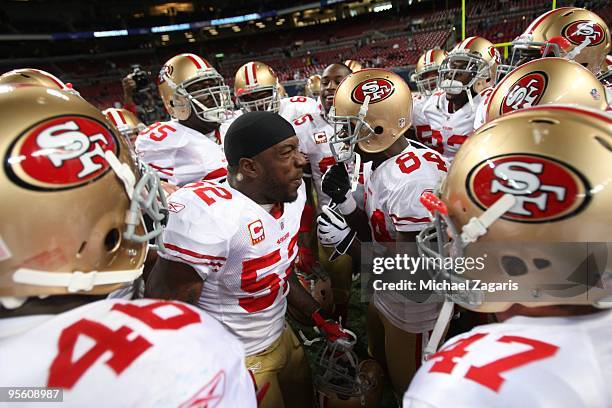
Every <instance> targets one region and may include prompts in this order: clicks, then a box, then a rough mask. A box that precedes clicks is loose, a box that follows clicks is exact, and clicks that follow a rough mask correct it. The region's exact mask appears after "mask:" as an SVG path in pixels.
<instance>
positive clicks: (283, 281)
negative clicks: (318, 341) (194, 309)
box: [159, 181, 306, 355]
mask: <svg viewBox="0 0 612 408" xmlns="http://www.w3.org/2000/svg"><path fill="white" fill-rule="evenodd" d="M305 202H306V189H305V188H304V184H303V183H302V186H301V187H300V189H299V194H298V198H297V200H296V201H294V202H292V203H285V204H284V205H283V207H284V208H283V210H282V214H280V213H279V214H276V217H275V216H273V215H272V214H271V213H269V212H268V211H266V210H265V209H264V208H263V207H262V206H260V205H259V204H257V203H255V202H254V201H253V200H251V199H250V198H248V197H246V196H245V195H243V194H242V193H241V192H239V191H238V190H235V189H233V188H232V187H230V185H229V184H228V183H227V182H225V183H221V184H218V183H212V182H206V181H205V182H200V183H193V184H188V185H186V186H184V187H183V188H181V189H180V190H178V191H177V192H175V193H174V194H173V195H172V197H171V200H170V201H169V203H168V207H169V210H170V217H169V220H168V226H167V227H166V229H165V231H164V235H163V240H164V245H165V246H166V252H165V253H160V254H159V255H160V256H161V257H163V258H166V259H170V260H173V261H177V262H183V263H186V264H188V265H190V266H191V267H193V269H194V270H195V271H196V272H197V273H198V275H200V277H201V278H202V279H203V280H204V285H203V287H202V293H201V295H200V299H199V301H198V306H199V307H201V308H202V309H204V310H205V311H207V312H208V313H209V314H210V315H212V316H213V317H215V318H216V319H217V320H219V321H220V322H221V323H223V324H224V325H225V326H226V327H227V328H229V330H230V331H231V332H232V333H234V334H235V335H236V336H237V337H238V338H239V339H240V340H241V341H242V343H243V344H244V347H245V349H246V352H247V355H253V354H256V353H258V352H260V351H262V350H264V349H265V348H266V347H268V346H270V345H271V344H272V343H273V342H274V341H275V340H276V339H277V338H278V337H279V336H280V335H281V333H282V331H283V328H284V325H285V309H286V305H287V301H286V299H285V297H286V295H287V293H288V291H289V285H288V282H287V279H288V277H289V273H290V271H291V268H292V264H293V260H294V258H295V256H296V255H297V249H298V248H297V245H296V244H297V237H298V231H299V228H300V219H301V216H302V211H303V209H304V203H305Z"/></svg>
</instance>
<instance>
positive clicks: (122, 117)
mask: <svg viewBox="0 0 612 408" xmlns="http://www.w3.org/2000/svg"><path fill="white" fill-rule="evenodd" d="M102 113H103V114H104V116H106V118H107V119H108V120H110V121H111V123H112V124H113V125H114V126H115V127H116V128H117V129H118V130H119V132H121V134H122V135H123V136H124V137H125V139H126V140H127V141H128V143H129V145H130V146H134V141H135V140H136V137H137V136H138V133H140V132H141V131H143V130H144V129H145V127H146V126H145V125H144V124H143V123H142V122H141V121H140V119H138V117H137V116H136V115H134V114H133V113H132V112H130V111H129V110H127V109H116V108H108V109H106V110H103V111H102Z"/></svg>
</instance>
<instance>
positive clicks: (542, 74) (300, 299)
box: [0, 7, 612, 408]
mask: <svg viewBox="0 0 612 408" xmlns="http://www.w3.org/2000/svg"><path fill="white" fill-rule="evenodd" d="M610 46H611V40H610V31H609V28H608V27H607V25H606V24H605V22H604V21H603V20H602V19H601V18H600V17H599V16H597V15H596V14H595V13H593V12H590V11H588V10H585V9H581V8H573V7H564V8H559V9H555V10H552V11H549V12H547V13H545V14H543V15H541V16H539V17H538V18H537V19H536V20H534V21H533V22H532V23H531V24H530V25H529V26H528V28H527V30H526V31H525V33H523V34H522V35H520V36H519V37H517V38H516V39H515V40H514V41H513V43H512V53H511V56H510V58H508V60H507V61H503V60H502V57H501V55H500V53H499V52H498V49H497V48H496V47H495V46H494V44H493V43H492V42H490V41H489V40H487V39H485V38H482V37H468V38H466V39H464V40H462V41H461V42H459V43H458V44H457V45H456V46H455V47H454V48H453V49H451V50H450V51H448V52H447V51H444V50H441V49H431V50H421V51H423V54H422V56H421V57H420V59H419V61H418V63H417V66H416V69H415V72H414V75H413V77H412V79H413V81H414V82H415V83H416V86H417V89H418V91H411V89H410V87H409V86H408V83H407V82H406V81H404V79H402V77H401V76H399V75H398V74H396V73H394V72H392V71H390V70H385V69H379V68H365V69H362V67H361V66H360V64H359V63H358V62H357V61H352V60H347V61H345V62H344V63H342V62H338V63H334V64H331V65H329V66H327V67H326V68H325V69H324V71H323V72H322V73H321V74H320V75H315V76H312V77H311V78H309V79H308V81H307V83H306V86H305V92H304V93H305V95H298V96H293V97H287V95H286V93H285V90H284V88H283V87H282V85H281V84H280V82H279V79H278V77H277V75H276V74H275V72H274V70H273V68H272V67H270V66H268V65H266V64H264V63H262V62H257V61H252V62H248V63H246V64H244V65H243V66H241V67H240V68H239V69H238V70H237V72H236V75H235V79H234V85H233V89H230V87H229V86H228V85H226V82H225V79H224V78H223V77H222V76H221V75H220V74H219V73H218V71H217V70H216V69H215V68H214V67H213V66H212V65H211V64H210V63H209V62H208V61H206V60H205V59H204V58H202V57H200V56H198V55H195V54H179V55H176V56H174V57H173V58H171V59H169V60H168V61H167V62H166V63H165V64H164V65H163V67H162V68H161V70H160V72H159V76H158V81H157V86H158V90H159V95H160V97H161V99H162V101H163V104H164V106H165V108H166V110H167V112H168V114H169V115H170V116H171V119H170V120H169V121H166V122H158V123H152V124H144V123H141V122H140V120H139V119H138V117H137V115H136V114H135V112H134V111H133V110H130V109H116V108H111V109H107V110H105V111H103V112H101V111H99V110H98V109H97V108H95V107H94V106H93V105H91V104H90V103H88V102H87V101H86V100H84V99H83V98H82V97H81V96H80V95H79V93H78V92H77V90H75V89H72V87H71V86H69V85H67V84H65V83H64V82H62V80H61V79H59V78H57V77H55V76H53V75H52V74H50V73H47V72H45V71H40V70H37V69H30V68H27V69H17V70H13V71H10V72H7V73H5V74H3V75H2V76H0V107H1V109H0V117H1V118H2V123H3V124H4V128H3V130H4V131H3V133H2V135H0V147H1V149H2V160H3V172H2V176H0V182H1V185H2V189H3V200H2V204H0V208H2V222H1V224H0V361H2V367H3V369H2V370H1V371H0V386H3V387H6V386H19V387H57V388H61V389H63V401H64V403H67V404H68V405H70V406H89V405H92V403H93V404H95V403H98V404H103V405H105V406H164V407H166V406H180V407H256V406H259V407H265V408H268V407H269V408H276V407H353V406H354V407H379V406H381V401H382V397H383V388H384V387H385V386H386V387H387V388H389V389H390V390H392V394H393V397H392V398H395V400H396V401H397V404H398V405H403V406H404V407H427V408H431V407H436V408H442V407H451V406H453V407H477V406H478V407H480V406H482V407H508V406H518V405H522V406H533V407H544V406H546V407H548V406H551V407H552V406H554V407H581V406H584V407H609V406H612V391H611V390H612V388H610V387H609V384H610V382H611V381H612V377H611V375H612V374H610V372H609V371H608V370H607V369H606V368H605V367H606V366H607V364H606V362H607V361H610V362H612V348H611V347H612V342H610V341H609V340H608V339H609V338H610V337H611V336H612V312H610V311H607V310H605V309H606V308H609V307H610V306H612V262H611V261H610V258H609V255H608V253H612V252H610V251H609V247H610V245H609V244H608V242H609V235H610V234H609V233H610V225H612V213H611V211H610V207H611V206H612V190H611V189H610V187H609V183H610V175H611V174H612V172H611V171H610V164H609V163H610V162H609V161H608V160H610V159H611V158H612V116H611V113H610V112H612V62H611V59H612V58H610V56H608V53H609V52H610ZM504 62H506V64H503V63H504ZM30 205H32V206H30ZM495 243H497V244H498V245H496V246H495V245H492V246H491V245H489V246H487V244H495ZM362 244H363V245H362ZM398 244H412V247H414V248H416V250H415V253H414V254H411V255H414V256H424V257H428V258H432V259H441V258H442V259H444V258H458V257H473V258H478V257H487V258H488V259H487V260H488V262H487V268H485V269H484V270H480V271H475V270H467V271H465V272H463V271H459V272H458V273H456V271H453V270H446V269H444V268H438V269H437V270H435V271H433V272H432V271H428V273H429V274H431V273H433V274H434V276H430V277H432V278H434V279H437V280H439V281H442V280H448V281H450V282H456V283H457V282H459V283H460V282H465V281H470V280H471V281H472V282H474V281H478V282H482V283H483V284H485V285H486V284H491V285H494V284H496V283H497V282H501V281H507V280H508V279H509V278H511V279H512V281H513V282H515V285H516V288H517V290H515V293H514V295H513V296H515V298H514V300H506V301H500V300H499V299H496V298H493V297H488V296H489V295H490V294H488V293H481V292H478V291H469V290H468V291H464V292H461V291H450V292H447V293H440V294H437V295H421V296H416V297H415V296H406V295H405V294H404V293H402V292H401V291H377V292H375V293H374V294H373V295H372V296H371V298H370V300H369V304H368V307H367V313H365V316H362V317H363V320H364V321H365V331H366V333H367V353H368V358H367V359H360V358H358V357H357V354H356V353H355V350H354V346H355V343H356V341H357V338H356V335H355V334H354V333H353V331H352V330H351V327H350V326H349V327H347V323H346V322H347V320H348V314H349V302H350V300H351V292H352V287H353V283H354V280H355V279H357V278H358V277H359V275H360V269H361V267H362V266H361V265H362V263H363V262H362V261H363V260H362V254H364V253H365V251H366V250H367V251H370V250H371V251H373V252H374V253H375V254H377V255H378V256H381V257H394V256H396V255H398V254H404V253H405V252H404V251H403V250H400V248H405V246H401V245H398ZM559 247H562V248H564V250H562V251H560V250H559ZM485 252H486V253H485ZM577 275H580V276H582V275H585V276H587V277H586V278H584V279H585V280H584V281H583V280H579V282H580V283H573V284H569V285H563V284H559V285H556V286H555V285H552V284H551V283H558V282H565V283H567V282H570V283H571V282H575V279H576V276H577ZM428 276H429V275H428ZM580 279H582V278H580ZM582 282H587V283H584V284H583V283H582ZM553 286H554V287H553ZM491 299H493V300H491ZM353 301H355V299H353ZM460 315H461V316H463V317H462V319H463V323H466V320H467V328H465V326H463V327H464V329H463V330H457V329H456V327H455V326H456V325H457V323H456V321H457V318H458V316H460ZM466 316H467V317H466ZM304 328H307V329H308V330H311V331H314V332H315V333H318V335H319V336H320V337H319V338H317V339H315V342H316V343H317V344H318V348H317V352H316V353H315V354H316V356H315V357H314V358H313V357H312V356H309V355H307V354H308V353H306V352H305V346H306V345H308V346H310V343H312V341H310V340H308V339H307V338H306V337H305V336H304V335H303V333H302V329H304ZM449 331H450V332H452V333H454V334H457V333H459V334H457V335H455V336H451V335H449V334H448V332H449ZM309 360H310V361H309ZM312 360H314V361H312ZM98 401H99V402H98Z"/></svg>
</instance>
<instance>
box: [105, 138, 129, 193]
mask: <svg viewBox="0 0 612 408" xmlns="http://www.w3.org/2000/svg"><path fill="white" fill-rule="evenodd" d="M104 158H105V159H106V161H107V162H108V164H109V165H110V167H111V169H113V171H114V172H115V174H116V175H117V177H119V180H121V181H122V182H123V186H124V187H125V192H126V193H127V195H128V197H129V198H130V200H131V199H132V195H133V194H134V186H135V185H136V176H135V175H134V173H133V172H132V169H130V166H128V165H127V164H125V163H121V162H120V161H119V159H118V158H117V156H115V153H113V152H112V151H110V150H107V151H105V152H104Z"/></svg>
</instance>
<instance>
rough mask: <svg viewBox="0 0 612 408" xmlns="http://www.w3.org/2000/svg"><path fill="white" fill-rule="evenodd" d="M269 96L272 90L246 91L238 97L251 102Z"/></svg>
mask: <svg viewBox="0 0 612 408" xmlns="http://www.w3.org/2000/svg"><path fill="white" fill-rule="evenodd" d="M271 96H272V91H269V90H266V91H258V92H251V93H246V94H243V95H241V96H240V98H241V99H242V100H244V101H246V102H252V101H257V100H259V99H264V98H269V97H271Z"/></svg>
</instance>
